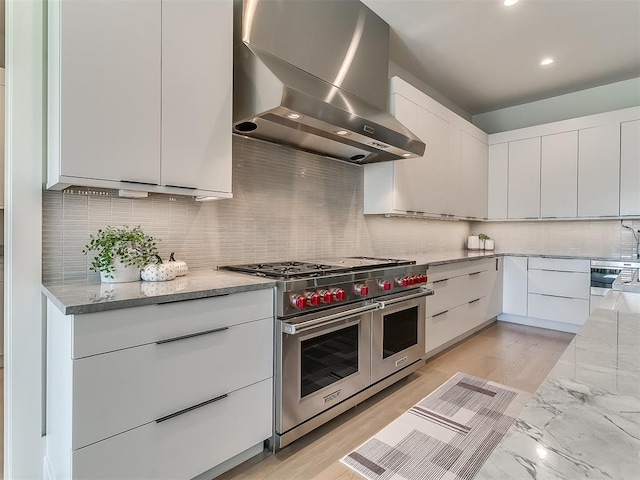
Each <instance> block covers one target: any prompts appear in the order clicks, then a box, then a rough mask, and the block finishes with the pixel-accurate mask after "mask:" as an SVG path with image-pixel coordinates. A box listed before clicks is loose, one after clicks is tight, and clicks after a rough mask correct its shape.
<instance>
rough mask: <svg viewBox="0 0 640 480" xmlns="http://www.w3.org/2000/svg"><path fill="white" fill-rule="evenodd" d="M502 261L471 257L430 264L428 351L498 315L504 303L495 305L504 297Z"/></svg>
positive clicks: (444, 345)
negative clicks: (441, 263) (501, 288)
mask: <svg viewBox="0 0 640 480" xmlns="http://www.w3.org/2000/svg"><path fill="white" fill-rule="evenodd" d="M500 266H501V263H500V262H499V259H498V258H489V259H482V260H469V261H462V262H455V263H452V264H445V265H436V266H432V267H429V269H428V270H427V274H428V276H429V280H430V283H429V284H428V285H427V287H428V288H431V289H433V291H434V295H433V296H431V297H427V309H426V314H427V318H426V329H425V345H426V353H427V354H428V355H435V354H436V353H437V352H439V351H441V350H442V349H443V348H446V347H447V346H449V345H451V344H452V343H453V342H454V341H457V340H459V339H461V338H462V337H463V336H466V335H469V334H471V333H473V332H474V331H476V330H477V329H478V327H480V326H482V325H483V324H485V323H486V322H487V321H488V320H490V319H491V318H493V317H495V316H496V315H497V314H498V313H500V311H501V310H502V305H501V304H500V305H499V306H498V307H497V310H498V311H497V312H495V313H494V311H495V310H496V306H495V298H496V297H501V293H500V292H496V290H497V289H500V287H501V285H500V284H497V279H498V277H502V271H500V270H499V269H500Z"/></svg>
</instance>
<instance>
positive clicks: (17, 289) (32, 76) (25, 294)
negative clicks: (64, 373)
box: [4, 0, 45, 479]
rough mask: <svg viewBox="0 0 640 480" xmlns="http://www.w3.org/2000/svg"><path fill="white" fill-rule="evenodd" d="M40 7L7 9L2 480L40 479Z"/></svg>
mask: <svg viewBox="0 0 640 480" xmlns="http://www.w3.org/2000/svg"><path fill="white" fill-rule="evenodd" d="M44 7H45V6H44V1H43V0H18V1H12V2H8V3H7V11H6V20H7V23H6V28H7V46H6V54H7V70H6V93H7V102H6V114H7V117H6V118H7V122H6V125H7V126H6V147H5V148H6V155H5V159H6V176H5V178H6V181H5V182H6V209H5V222H6V228H5V266H6V272H5V321H6V325H5V376H4V379H5V385H4V391H5V403H4V408H5V415H4V418H5V431H4V446H5V456H4V478H11V479H37V478H42V457H43V452H44V448H43V445H44V442H43V440H42V430H43V416H42V410H43V409H42V407H43V398H42V391H43V390H42V371H43V370H42V340H43V327H42V325H43V322H42V316H43V313H42V295H41V293H40V283H41V280H40V279H41V270H42V260H41V256H42V247H41V243H42V232H41V231H42V225H41V218H42V198H41V193H42V190H41V189H42V164H43V155H44V149H43V141H44V140H43V139H44V129H43V121H44V120H43V111H44V107H43V100H44V99H43V90H44V83H43V71H44V52H43V47H44V39H43V33H44V31H45V29H44Z"/></svg>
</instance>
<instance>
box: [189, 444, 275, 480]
mask: <svg viewBox="0 0 640 480" xmlns="http://www.w3.org/2000/svg"><path fill="white" fill-rule="evenodd" d="M263 450H264V442H260V443H257V444H256V445H254V446H253V447H251V448H248V449H247V450H245V451H244V452H240V453H239V454H238V455H236V456H235V457H231V458H230V459H229V460H226V461H224V462H222V463H221V464H219V465H216V466H215V467H213V468H212V469H210V470H207V471H206V472H203V473H201V474H200V475H198V476H197V477H193V480H211V479H212V478H216V477H217V476H219V475H222V474H223V473H224V472H226V471H228V470H231V469H232V468H234V467H237V466H238V465H240V464H241V463H244V462H246V461H247V460H249V459H250V458H252V457H255V456H256V455H258V454H260V453H262V451H263Z"/></svg>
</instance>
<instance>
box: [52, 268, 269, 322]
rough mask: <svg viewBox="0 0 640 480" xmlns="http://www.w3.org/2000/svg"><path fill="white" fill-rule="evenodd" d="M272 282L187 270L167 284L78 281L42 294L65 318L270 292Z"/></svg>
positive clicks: (247, 276)
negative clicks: (263, 291) (236, 294)
mask: <svg viewBox="0 0 640 480" xmlns="http://www.w3.org/2000/svg"><path fill="white" fill-rule="evenodd" d="M274 286H275V282H274V281H273V280H269V279H265V278H263V277H253V276H251V275H242V274H238V273H232V272H219V271H215V270H209V269H202V270H189V273H188V274H187V275H186V276H184V277H178V278H176V279H175V280H171V281H169V282H142V281H140V282H129V283H100V282H99V281H96V282H90V281H86V280H85V281H81V282H65V283H52V284H44V285H42V292H43V293H44V294H45V295H46V296H47V298H49V300H51V301H52V302H53V303H54V304H55V305H56V307H58V308H59V309H60V311H61V312H62V313H64V314H65V315H73V314H81V313H92V312H101V311H105V310H115V309H118V308H128V307H138V306H142V305H153V304H158V303H166V302H176V301H182V300H193V299H196V298H205V297H215V296H219V295H228V294H231V293H239V292H246V291H249V290H259V289H264V288H272V287H274Z"/></svg>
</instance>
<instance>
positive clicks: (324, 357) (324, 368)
mask: <svg viewBox="0 0 640 480" xmlns="http://www.w3.org/2000/svg"><path fill="white" fill-rule="evenodd" d="M358 336H359V325H358V324H356V325H352V326H349V327H346V328H342V329H339V330H334V331H333V332H329V333H326V334H324V335H319V336H317V337H314V338H310V339H308V340H303V341H302V342H301V344H300V356H301V373H300V374H301V377H302V378H301V382H300V397H301V398H304V397H306V396H307V395H310V394H312V393H313V392H315V391H318V390H320V389H322V388H324V387H327V386H329V385H331V384H332V383H335V382H337V381H338V380H342V379H343V378H346V377H348V376H349V375H352V374H354V373H356V372H357V371H358Z"/></svg>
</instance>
